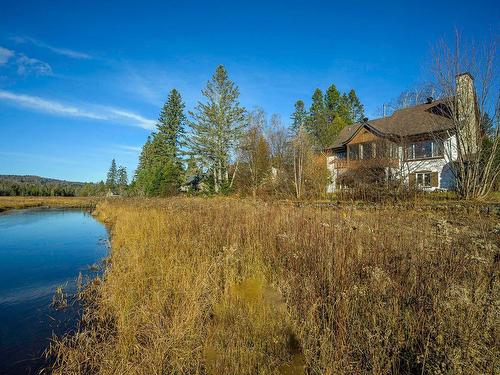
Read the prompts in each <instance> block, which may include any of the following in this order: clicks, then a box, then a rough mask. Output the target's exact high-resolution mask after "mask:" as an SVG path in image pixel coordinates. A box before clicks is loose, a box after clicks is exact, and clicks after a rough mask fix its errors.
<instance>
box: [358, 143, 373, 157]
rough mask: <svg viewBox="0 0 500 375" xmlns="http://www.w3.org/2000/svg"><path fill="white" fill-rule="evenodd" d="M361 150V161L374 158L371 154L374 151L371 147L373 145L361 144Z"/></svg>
mask: <svg viewBox="0 0 500 375" xmlns="http://www.w3.org/2000/svg"><path fill="white" fill-rule="evenodd" d="M361 150H362V151H363V152H362V154H363V159H372V158H373V157H374V155H373V152H374V151H375V150H374V147H373V143H371V142H365V143H362V144H361Z"/></svg>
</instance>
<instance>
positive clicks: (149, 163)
mask: <svg viewBox="0 0 500 375" xmlns="http://www.w3.org/2000/svg"><path fill="white" fill-rule="evenodd" d="M185 120H186V118H185V115H184V103H183V102H182V98H181V95H180V94H179V92H178V91H177V90H176V89H173V90H172V91H170V93H169V95H168V98H167V101H166V102H165V104H164V105H163V108H162V110H161V112H160V115H159V117H158V122H157V125H156V132H154V133H152V134H151V136H150V137H148V140H147V141H146V143H145V144H144V146H143V148H142V152H141V156H140V158H139V166H138V168H137V171H136V178H135V183H134V187H135V188H136V190H138V191H139V193H140V194H142V195H148V196H155V195H163V196H164V195H171V194H175V193H176V192H177V191H178V188H179V186H180V184H181V181H182V175H183V169H182V160H181V158H180V154H181V139H182V136H183V133H184V125H185Z"/></svg>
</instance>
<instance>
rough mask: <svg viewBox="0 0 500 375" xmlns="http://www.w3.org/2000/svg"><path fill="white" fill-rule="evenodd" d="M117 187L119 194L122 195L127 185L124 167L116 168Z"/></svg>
mask: <svg viewBox="0 0 500 375" xmlns="http://www.w3.org/2000/svg"><path fill="white" fill-rule="evenodd" d="M117 185H118V189H119V190H120V194H123V192H124V191H125V189H126V188H127V185H128V177H127V168H125V167H124V166H120V167H118V170H117Z"/></svg>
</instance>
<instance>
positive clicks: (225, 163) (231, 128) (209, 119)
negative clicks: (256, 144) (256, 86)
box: [189, 65, 246, 192]
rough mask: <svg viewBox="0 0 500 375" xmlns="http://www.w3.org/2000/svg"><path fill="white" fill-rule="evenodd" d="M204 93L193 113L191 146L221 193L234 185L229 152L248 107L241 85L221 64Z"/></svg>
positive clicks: (243, 124) (191, 113) (234, 144)
mask: <svg viewBox="0 0 500 375" xmlns="http://www.w3.org/2000/svg"><path fill="white" fill-rule="evenodd" d="M202 95H203V96H204V97H205V99H206V101H205V102H204V103H202V102H198V104H197V106H196V108H195V109H194V111H192V112H190V116H191V118H192V120H191V121H190V122H189V125H190V127H191V134H190V139H189V146H190V149H191V153H192V154H194V155H195V156H196V157H197V158H198V159H199V160H200V161H201V162H202V163H203V165H204V166H205V167H207V168H208V169H209V170H210V173H211V174H212V177H213V183H214V189H215V192H219V191H221V188H223V187H231V186H230V180H229V161H230V155H231V153H232V152H233V150H234V148H235V146H236V144H237V143H238V141H239V140H240V139H241V137H242V134H243V131H244V127H245V117H246V116H245V109H244V108H242V107H241V106H240V103H239V101H238V97H239V95H240V93H239V90H238V87H237V86H236V85H235V84H234V83H233V82H232V81H231V80H230V79H229V77H228V74H227V71H226V69H225V68H224V66H222V65H219V66H218V67H217V68H216V70H215V74H214V75H213V76H212V78H211V79H210V80H209V81H208V83H207V86H206V88H205V89H204V90H202Z"/></svg>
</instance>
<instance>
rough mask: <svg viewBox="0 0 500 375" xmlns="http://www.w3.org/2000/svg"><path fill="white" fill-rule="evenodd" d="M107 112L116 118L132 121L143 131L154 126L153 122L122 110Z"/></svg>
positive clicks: (111, 109)
mask: <svg viewBox="0 0 500 375" xmlns="http://www.w3.org/2000/svg"><path fill="white" fill-rule="evenodd" d="M109 111H110V112H111V113H112V114H114V115H116V116H118V117H122V118H126V119H130V120H134V121H135V122H136V123H137V124H139V125H140V126H141V127H142V128H144V129H153V128H154V126H155V124H156V121H155V120H150V119H147V118H144V117H142V116H140V115H138V114H136V113H132V112H129V111H126V110H123V109H118V108H109Z"/></svg>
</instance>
